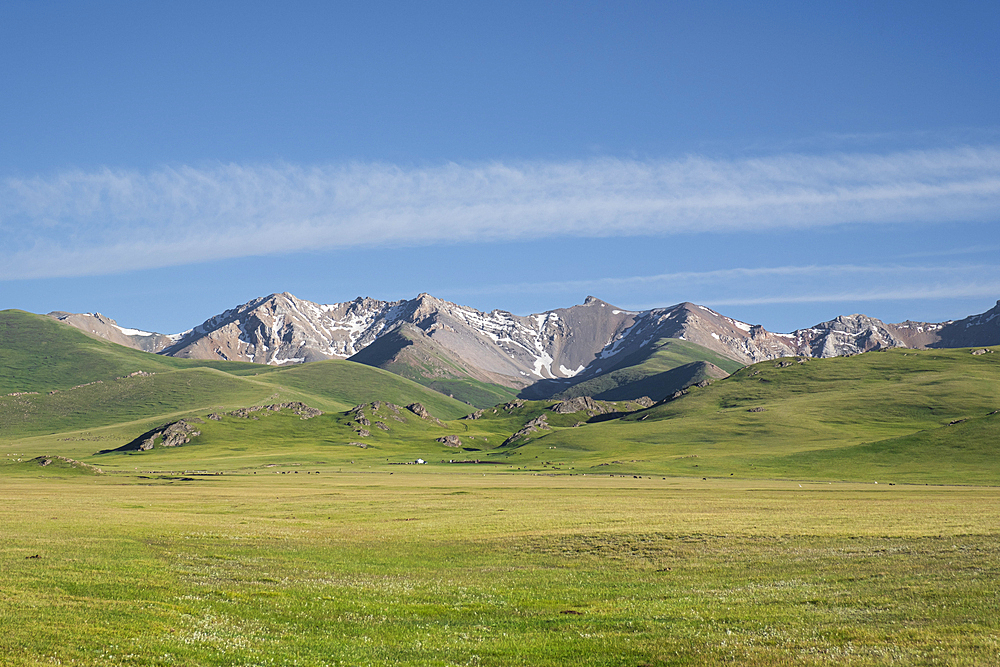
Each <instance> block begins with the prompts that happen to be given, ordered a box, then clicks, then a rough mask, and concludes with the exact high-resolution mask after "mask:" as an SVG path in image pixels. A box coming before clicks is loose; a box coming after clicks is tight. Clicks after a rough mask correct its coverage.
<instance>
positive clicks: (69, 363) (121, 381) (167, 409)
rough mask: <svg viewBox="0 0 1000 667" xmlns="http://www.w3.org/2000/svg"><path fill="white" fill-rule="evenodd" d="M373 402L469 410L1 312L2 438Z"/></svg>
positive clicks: (338, 378)
mask: <svg viewBox="0 0 1000 667" xmlns="http://www.w3.org/2000/svg"><path fill="white" fill-rule="evenodd" d="M374 400H388V401H392V402H396V403H400V404H402V405H406V404H409V403H413V402H420V403H423V404H424V405H426V406H427V407H428V409H430V410H431V411H432V412H434V413H435V414H440V415H442V416H443V417H444V418H453V417H458V416H461V415H464V414H465V413H467V412H468V411H469V410H470V408H469V406H467V405H465V404H463V403H461V402H459V401H456V400H454V399H451V398H449V397H447V396H444V395H442V394H440V393H438V392H435V391H433V390H431V389H428V388H426V387H423V386H421V385H418V384H416V383H414V382H411V381H409V380H406V379H405V378H401V377H398V376H396V375H393V374H392V373H388V372H386V371H383V370H380V369H377V368H371V367H368V366H364V365H362V364H355V363H352V362H347V361H328V362H316V363H313V364H307V365H303V366H294V367H283V368H278V367H274V366H263V365H258V364H249V363H239V362H223V361H202V360H195V359H174V358H171V357H161V356H159V355H155V354H149V353H146V352H140V351H138V350H133V349H131V348H128V347H124V346H121V345H117V344H115V343H110V342H108V341H104V340H100V339H96V338H93V337H91V336H88V335H86V334H85V333H83V332H81V331H79V330H77V329H75V328H73V327H70V326H68V325H65V324H63V323H60V322H57V321H55V320H52V319H51V318H48V317H44V316H39V315H32V314H30V313H23V312H20V311H4V312H3V313H0V439H10V438H16V437H26V436H33V435H42V434H57V433H63V432H67V431H76V430H80V429H89V428H95V427H103V426H112V425H115V424H130V423H132V422H143V421H144V420H156V419H167V418H179V417H180V416H183V415H184V414H187V413H197V412H198V411H210V410H227V409H232V408H236V407H241V406H249V405H257V404H262V403H277V402H286V401H303V402H306V403H309V404H310V405H313V406H314V407H317V408H319V409H322V410H346V409H347V408H349V407H350V406H352V405H355V404H358V403H362V402H366V401H374ZM140 426H141V424H140Z"/></svg>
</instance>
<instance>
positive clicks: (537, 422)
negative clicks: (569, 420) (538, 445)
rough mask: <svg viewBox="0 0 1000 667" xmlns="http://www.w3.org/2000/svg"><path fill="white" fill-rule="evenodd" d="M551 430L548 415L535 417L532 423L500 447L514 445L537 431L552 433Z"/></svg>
mask: <svg viewBox="0 0 1000 667" xmlns="http://www.w3.org/2000/svg"><path fill="white" fill-rule="evenodd" d="M550 430H552V427H551V426H549V417H548V415H544V414H543V415H539V416H538V417H535V418H534V419H532V420H531V421H530V422H528V423H527V424H525V425H524V427H522V428H521V430H519V431H518V432H516V433H514V434H513V435H512V436H510V437H509V438H507V439H506V440H504V441H503V444H502V445H500V446H501V447H506V446H507V445H510V444H513V443H514V442H517V441H518V440H520V439H521V438H523V437H525V436H526V435H530V434H532V433H535V432H536V431H550Z"/></svg>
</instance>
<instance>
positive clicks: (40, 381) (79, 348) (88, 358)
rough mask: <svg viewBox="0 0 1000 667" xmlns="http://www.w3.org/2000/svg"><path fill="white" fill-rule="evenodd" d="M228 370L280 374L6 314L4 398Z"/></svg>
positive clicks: (1, 362) (0, 332) (1, 318)
mask: <svg viewBox="0 0 1000 667" xmlns="http://www.w3.org/2000/svg"><path fill="white" fill-rule="evenodd" d="M197 367H202V368H225V369H226V372H228V373H229V374H230V375H245V374H253V373H255V372H260V371H261V369H262V368H263V371H264V372H266V371H267V370H274V369H270V368H267V367H261V366H257V365H254V364H246V363H229V362H204V361H196V360H190V359H174V358H172V357H161V356H159V355H155V354H149V353H146V352H140V351H139V350H134V349H132V348H129V347H124V346H122V345H117V344H115V343H111V342H109V341H106V340H104V339H100V338H96V337H92V336H89V335H87V334H85V333H83V332H82V331H80V330H79V329H76V328H74V327H71V326H70V325H68V324H64V323H62V322H58V321H56V320H54V319H52V318H50V317H46V316H44V315H34V314H32V313H26V312H23V311H19V310H5V311H0V395H5V394H9V393H11V392H30V391H39V392H43V391H52V390H54V389H69V388H70V387H75V386H77V385H80V384H84V383H87V382H94V381H95V380H108V379H112V378H115V377H119V376H123V375H128V374H129V373H132V372H135V371H147V372H154V371H170V370H178V369H182V368H197Z"/></svg>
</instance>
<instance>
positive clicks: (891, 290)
mask: <svg viewBox="0 0 1000 667" xmlns="http://www.w3.org/2000/svg"><path fill="white" fill-rule="evenodd" d="M443 291H444V292H445V293H447V294H449V295H452V296H456V297H457V296H468V295H476V294H559V293H562V294H572V295H573V296H575V297H578V298H579V297H581V296H582V295H583V294H587V293H590V294H601V295H604V296H603V298H606V299H610V300H612V301H614V302H615V304H616V305H618V306H621V307H624V308H628V309H630V310H645V309H647V308H656V307H662V306H664V305H666V304H672V303H676V300H678V299H687V300H693V301H696V302H698V303H700V304H703V305H710V306H755V305H768V304H797V303H864V302H878V301H911V300H928V299H956V298H970V297H991V298H996V297H997V296H1000V265H996V264H976V265H963V266H951V265H946V266H941V265H920V266H907V265H899V264H892V265H853V264H828V265H806V266H775V267H737V268H729V269H720V270H713V271H683V272H674V273H661V274H655V275H646V276H626V277H617V276H616V277H607V278H598V279H592V280H564V281H550V282H526V283H507V284H494V285H488V286H479V287H474V288H454V289H445V290H443ZM636 295H641V296H640V298H647V299H649V301H646V302H637V301H635V296H636Z"/></svg>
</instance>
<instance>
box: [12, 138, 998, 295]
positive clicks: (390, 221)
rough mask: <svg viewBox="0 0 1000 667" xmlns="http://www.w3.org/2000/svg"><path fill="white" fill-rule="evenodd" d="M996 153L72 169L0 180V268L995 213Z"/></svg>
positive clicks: (157, 263) (131, 265)
mask: <svg viewBox="0 0 1000 667" xmlns="http://www.w3.org/2000/svg"><path fill="white" fill-rule="evenodd" d="M998 210H1000V148H998V147H993V146H987V147H979V148H973V147H958V148H952V149H942V150H933V151H911V152H898V153H891V154H883V155H879V154H870V153H865V154H861V153H858V154H832V155H820V156H815V155H795V154H789V155H777V156H771V157H765V158H756V159H739V160H722V159H709V158H705V157H688V158H685V159H679V160H621V159H592V160H580V161H566V162H523V163H511V164H505V163H489V164H454V163H450V164H443V165H437V166H431V167H412V168H403V167H399V166H395V165H389V164H349V165H334V166H299V165H292V164H286V163H279V164H270V165H239V164H218V165H212V166H203V167H193V166H178V167H164V168H161V169H158V170H154V171H150V172H145V173H143V172H138V171H130V170H114V169H102V170H97V171H90V172H87V171H64V172H60V173H56V174H53V175H48V176H36V177H33V178H6V179H3V180H0V240H2V248H3V250H0V267H2V268H0V279H19V278H38V277H55V276H74V275H97V274H106V273H114V272H119V271H125V270H130V269H135V268H152V267H164V266H176V265H183V264H188V263H193V262H201V261H207V260H211V259H221V258H233V257H244V256H253V255H264V254H275V253H289V252H295V251H301V250H307V249H334V248H344V247H357V246H379V245H393V246H400V245H403V246H409V245H414V246H416V245H426V244H439V243H462V242H473V241H475V242H483V241H493V240H496V241H500V240H517V239H526V238H539V237H568V236H571V237H606V236H666V235H670V234H679V233H691V232H698V233H725V232H728V231H733V230H743V231H745V230H761V231H766V230H778V229H786V230H787V229H804V228H813V227H821V226H831V225H840V224H885V223H907V222H920V223H951V222H960V221H978V222H981V221H990V220H993V219H996V218H997V211H998Z"/></svg>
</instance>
